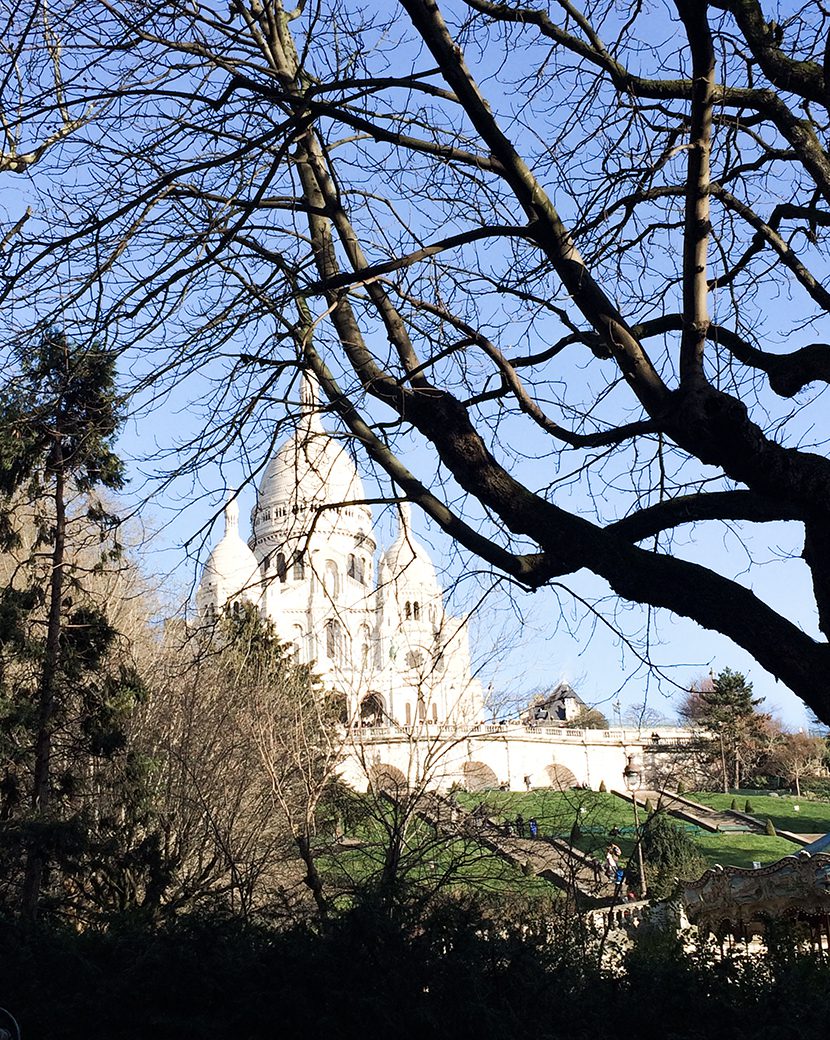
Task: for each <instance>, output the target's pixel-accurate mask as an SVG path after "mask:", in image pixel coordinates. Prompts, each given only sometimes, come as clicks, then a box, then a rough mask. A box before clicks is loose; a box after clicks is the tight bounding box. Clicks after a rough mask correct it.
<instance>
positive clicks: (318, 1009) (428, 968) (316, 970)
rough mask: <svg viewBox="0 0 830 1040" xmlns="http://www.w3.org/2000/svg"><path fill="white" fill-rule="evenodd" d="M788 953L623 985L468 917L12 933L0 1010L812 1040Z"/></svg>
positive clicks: (572, 950) (189, 921)
mask: <svg viewBox="0 0 830 1040" xmlns="http://www.w3.org/2000/svg"><path fill="white" fill-rule="evenodd" d="M792 949H793V948H792V945H789V946H788V947H787V951H788V952H787V954H786V956H784V955H780V954H779V952H778V951H774V952H773V953H772V954H771V955H770V956H769V957H767V958H766V959H765V960H761V959H758V958H750V959H747V960H745V961H742V962H741V961H733V960H730V959H726V960H723V961H713V960H711V959H710V958H707V957H702V956H700V957H695V956H688V955H686V954H684V953H683V952H682V950H681V949H680V947H679V945H678V944H677V943H676V942H674V941H673V940H671V939H665V938H661V937H660V936H659V935H658V936H655V935H650V936H646V937H644V938H643V939H642V940H641V941H640V942H639V943H638V945H637V947H636V948H635V950H634V951H633V952H632V953H631V955H630V956H629V957H628V959H627V964H626V969H627V972H626V974H625V975H624V976H623V977H622V978H620V977H617V976H616V975H612V974H611V973H605V972H603V971H600V970H599V969H597V968H596V967H595V966H594V964H593V962H592V961H591V960H590V959H589V958H587V957H586V956H585V955H584V954H582V953H581V952H580V950H579V945H578V944H577V945H572V944H570V945H569V944H568V943H567V942H563V941H562V938H561V936H557V935H556V933H554V932H553V931H551V930H548V929H546V928H544V927H542V926H540V925H539V924H538V923H537V924H536V925H535V926H534V925H533V923H532V922H529V921H514V922H507V921H505V922H502V923H500V924H498V925H495V924H493V923H492V922H490V921H488V920H487V919H485V918H483V917H482V915H481V913H480V912H479V910H478V909H477V908H476V907H475V906H473V905H464V904H458V903H448V904H444V905H443V906H441V907H439V908H437V909H436V910H435V911H434V912H433V913H432V914H431V916H430V917H429V918H428V919H427V920H422V921H418V922H412V921H410V922H406V921H401V920H393V919H390V918H389V917H388V916H387V915H384V914H379V913H377V912H376V911H375V910H374V909H373V907H372V906H370V905H369V906H363V907H361V908H358V909H356V910H354V911H353V912H352V913H350V914H349V915H347V916H345V917H343V918H341V919H339V920H337V921H335V922H334V923H332V925H331V926H330V927H329V928H328V929H327V930H326V931H325V932H323V933H319V932H314V931H311V930H308V929H295V930H292V931H287V932H275V931H271V930H269V929H267V928H265V927H263V926H258V925H254V924H251V923H243V922H242V921H240V920H238V919H233V918H224V919H222V918H217V917H214V918H213V919H211V920H206V919H202V918H186V919H180V920H178V921H176V922H173V923H171V924H170V925H169V926H167V927H165V928H164V929H163V930H160V931H157V932H148V931H144V930H141V929H137V928H134V927H130V926H129V925H128V924H126V923H122V924H121V925H120V926H119V925H117V924H116V925H114V926H113V927H112V928H111V929H110V930H109V931H108V932H106V933H100V932H86V933H84V934H80V935H79V934H76V933H74V932H69V931H67V932H55V931H46V930H39V931H38V930H35V931H29V932H28V933H24V932H22V931H19V930H18V929H17V928H16V927H14V926H11V925H6V926H5V927H0V957H2V961H3V964H4V965H5V968H4V978H3V987H2V992H0V999H2V1002H3V1003H5V1004H6V1005H7V1006H8V1007H10V1009H11V1010H12V1011H13V1012H14V1013H15V1015H16V1016H17V1017H18V1019H19V1020H20V1023H21V1026H22V1029H23V1036H24V1037H25V1040H45V1038H47V1037H49V1038H51V1037H61V1038H62V1040H112V1038H118V1040H146V1038H147V1037H153V1038H154V1040H155V1038H158V1040H167V1038H170V1040H174V1038H175V1040H181V1038H185V1037H187V1038H189V1037H201V1036H233V1037H239V1038H243V1037H244V1038H245V1040H259V1038H262V1040H266V1038H268V1040H270V1038H276V1037H280V1038H281V1040H291V1038H294V1037H298V1038H300V1037H302V1038H310V1037H337V1038H338V1040H350V1038H352V1037H354V1038H355V1040H358V1038H360V1040H364V1038H366V1037H383V1036H395V1037H398V1038H401V1040H408V1038H410V1037H412V1038H415V1037H425V1036H430V1035H434V1036H449V1037H457V1038H460V1040H466V1038H470V1040H473V1038H475V1040H512V1038H513V1037H515V1038H517V1040H518V1038H519V1037H522V1038H524V1037H526V1036H527V1035H528V1033H529V1032H530V1033H532V1035H534V1036H536V1037H541V1038H563V1040H564V1038H568V1040H569V1038H573V1040H582V1038H586V1040H587V1038H588V1037H606V1036H611V1035H614V1036H625V1035H636V1036H638V1037H652V1036H654V1037H657V1036H659V1037H661V1038H669V1040H696V1038H699V1037H714V1036H724V1035H728V1036H730V1037H734V1038H735V1040H744V1038H745V1040H750V1038H751V1040H766V1038H769V1040H780V1038H781V1037H784V1036H794V1035H798V1036H799V1037H800V1038H802V1040H813V1038H816V1040H818V1038H819V1037H823V1036H824V1035H825V1027H826V1018H827V1015H828V1014H830V969H829V968H828V966H827V965H826V964H822V963H821V962H820V961H818V960H813V959H810V958H805V957H802V956H800V955H797V954H794V953H793V952H792ZM761 1008H763V1013H760V1009H761ZM794 1030H797V1032H796V1031H794Z"/></svg>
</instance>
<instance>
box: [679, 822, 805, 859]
mask: <svg viewBox="0 0 830 1040" xmlns="http://www.w3.org/2000/svg"><path fill="white" fill-rule="evenodd" d="M695 845H697V847H698V848H699V849H700V851H701V853H702V854H703V855H704V856H705V857H706V862H707V863H708V864H709V865H710V866H714V864H715V863H720V865H721V866H723V867H726V866H732V867H751V866H752V864H753V862H757V863H761V864H762V865H763V866H766V865H767V864H768V863H775V861H776V860H779V859H781V858H782V857H784V856H792V855H794V854H795V853H796V852H798V850H799V848H800V846H798V845H794V844H793V843H792V842H791V841H787V840H786V839H785V838H772V837H770V836H769V835H767V834H746V833H744V834H736V833H735V832H734V831H729V832H728V833H725V834H712V833H711V832H709V831H701V832H700V834H697V835H695Z"/></svg>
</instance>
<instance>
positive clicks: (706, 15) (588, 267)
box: [0, 0, 830, 720]
mask: <svg viewBox="0 0 830 1040" xmlns="http://www.w3.org/2000/svg"><path fill="white" fill-rule="evenodd" d="M829 17H830V16H828V15H827V13H826V12H825V10H824V8H823V7H822V6H821V5H817V4H812V3H804V4H801V5H794V6H793V8H792V9H791V10H790V11H788V12H787V13H786V17H784V18H781V20H779V21H773V20H772V13H771V8H769V5H765V4H764V3H762V2H760V0H712V2H710V3H706V2H697V0H673V2H671V3H665V4H664V3H656V2H648V3H639V2H638V3H633V2H632V3H629V2H620V3H618V4H614V5H608V4H605V3H597V2H594V0H588V2H586V3H584V4H582V5H581V6H579V5H575V4H573V3H572V2H571V0H539V2H533V0H531V2H530V3H528V4H524V5H519V4H507V3H501V2H495V0H447V2H442V3H440V4H438V3H435V2H433V0H398V2H397V3H395V4H377V5H366V4H357V3H354V2H352V0H311V2H304V0H303V2H301V3H299V5H298V6H297V7H296V8H294V9H291V10H288V9H286V8H284V7H283V5H282V3H281V2H280V0H253V2H251V3H250V4H248V3H245V2H243V0H233V2H232V3H231V5H230V7H229V8H221V9H220V8H217V6H216V5H213V4H200V3H199V2H198V0H191V2H188V3H184V4H180V3H175V4H174V3H167V2H157V3H151V4H146V3H132V2H127V0H80V2H74V0H73V2H72V3H70V2H69V0H57V2H56V3H53V4H50V7H49V9H48V14H47V13H46V12H45V9H43V8H41V7H40V5H39V4H38V3H36V2H32V0H24V2H23V3H21V4H18V5H15V7H14V13H13V15H12V16H11V19H10V22H9V32H8V33H7V37H8V48H9V54H10V55H11V56H12V58H13V65H14V66H15V72H16V73H17V75H16V77H10V78H8V79H7V80H6V81H4V88H3V95H2V98H0V104H2V107H3V111H4V119H5V126H6V134H7V144H8V146H7V147H6V149H5V153H4V154H5V155H6V156H7V158H8V156H12V157H13V156H14V155H23V156H32V157H33V159H32V161H31V162H27V163H26V164H25V170H26V174H27V177H28V178H30V179H31V181H30V183H31V187H30V188H28V189H27V190H26V191H25V192H23V191H22V189H21V193H22V195H24V196H28V200H27V198H25V197H21V199H20V205H19V207H18V208H15V206H14V205H11V206H10V209H9V212H8V214H7V217H6V219H5V229H4V232H3V241H4V253H3V272H4V275H5V281H4V286H3V288H2V291H0V306H2V307H3V309H4V313H5V314H6V315H7V316H8V324H9V328H10V329H11V330H12V331H11V335H12V338H13V337H14V336H15V335H16V334H17V332H18V331H19V330H21V329H24V328H29V327H31V325H32V322H33V321H34V322H36V323H37V322H39V323H42V324H46V323H49V322H52V321H54V319H55V316H56V314H57V312H58V311H60V312H61V313H70V314H71V315H72V318H73V321H77V322H78V323H79V327H81V326H83V327H84V334H85V335H86V334H89V335H93V334H94V335H98V336H101V337H104V339H106V338H107V337H111V336H113V335H114V334H115V332H116V330H117V331H118V334H119V337H120V339H119V342H120V343H122V344H123V345H124V348H125V349H127V348H129V346H130V345H131V344H132V345H135V346H139V345H140V347H141V349H142V351H143V352H144V354H143V355H141V356H140V357H139V356H136V361H135V365H136V380H137V384H138V385H139V386H147V385H148V384H151V383H152V384H153V387H154V388H153V390H152V391H151V392H152V393H153V394H155V395H158V394H161V393H163V392H164V391H165V389H166V388H167V387H168V386H169V385H171V383H172V382H174V381H176V380H180V379H182V378H183V377H185V376H186V375H188V374H191V373H198V374H199V375H200V377H201V378H202V379H210V380H213V386H214V391H215V392H214V394H213V395H212V396H210V398H209V400H208V401H207V403H206V404H205V405H204V407H205V415H206V426H205V430H204V432H203V435H202V436H201V437H200V438H199V439H198V442H197V443H195V444H194V445H193V448H194V451H193V464H194V465H195V464H196V463H197V462H200V461H203V460H204V458H205V457H206V453H207V454H208V455H210V456H213V455H215V454H216V453H219V452H222V451H225V450H227V449H229V448H232V447H233V446H234V445H245V446H246V447H248V448H249V447H250V444H251V440H250V436H251V435H252V434H253V433H254V432H256V431H257V430H259V431H260V432H261V431H262V430H267V431H268V432H267V433H266V434H264V435H263V436H264V440H265V441H266V442H267V441H268V440H269V439H270V438H271V437H272V436H273V421H274V417H275V415H278V414H281V413H282V411H283V410H284V409H283V407H282V405H283V403H284V401H285V400H286V399H291V398H292V396H293V397H296V395H295V394H294V392H293V387H294V385H295V383H296V378H295V377H296V370H297V368H298V367H307V368H310V369H311V370H313V371H314V372H315V373H316V375H317V377H318V379H319V382H320V384H321V386H322V389H323V392H324V396H325V399H326V400H327V402H328V404H327V407H328V408H329V410H330V411H331V413H333V414H334V415H336V416H337V418H338V420H339V422H340V423H341V426H342V429H343V431H344V433H345V434H346V435H347V436H349V437H351V438H352V439H353V440H354V441H355V442H356V443H357V444H359V445H360V448H361V450H362V451H363V452H365V454H366V456H368V458H369V459H370V460H372V462H373V463H374V464H375V465H376V466H377V467H379V470H380V471H381V472H382V473H385V474H386V475H387V477H388V478H389V481H390V484H389V486H390V489H391V486H392V485H394V489H395V491H396V492H397V493H402V494H403V495H405V496H406V497H408V498H410V499H411V500H413V501H415V502H417V503H418V504H419V505H420V506H421V508H423V509H424V510H425V511H426V512H427V513H428V514H429V515H430V516H431V517H432V519H433V520H434V521H435V522H436V523H437V524H438V525H439V526H440V527H441V528H443V530H444V531H446V532H447V533H448V534H449V535H450V536H452V537H453V538H454V539H456V540H457V541H458V542H459V543H460V544H461V545H462V546H463V547H464V548H465V549H466V550H467V551H468V552H469V553H471V554H472V555H473V556H476V557H478V558H479V559H480V560H482V561H483V562H484V563H485V564H486V565H487V566H489V567H490V568H493V569H494V570H495V571H497V572H499V573H502V574H504V575H506V576H508V577H509V578H510V579H512V581H514V582H515V583H517V584H518V585H520V586H521V587H523V588H527V589H536V588H540V587H542V586H544V585H546V584H548V583H550V582H552V581H555V580H559V579H562V578H563V577H565V576H568V575H571V574H573V573H575V572H577V571H578V570H580V569H581V568H587V569H589V570H590V571H592V572H593V573H594V574H596V575H598V576H600V577H601V578H602V579H604V580H605V581H606V582H607V584H608V586H609V587H610V588H611V590H612V591H613V593H614V594H615V595H616V596H617V597H619V598H620V599H621V600H622V601H630V602H636V603H641V604H646V605H647V606H649V607H653V608H658V609H664V610H667V611H671V612H673V613H675V614H677V615H682V616H684V617H688V618H691V619H693V620H694V621H696V622H697V623H698V624H700V625H701V626H703V627H704V628H708V629H712V630H715V631H718V632H721V633H723V634H724V635H726V636H728V637H729V638H730V639H732V640H733V641H734V642H735V643H737V644H738V645H739V646H741V647H743V648H744V649H745V650H747V651H748V652H749V653H750V654H751V655H753V656H754V658H755V659H756V660H757V661H758V662H759V663H760V664H761V665H762V666H763V667H764V668H766V669H767V670H768V671H769V672H771V673H772V674H773V675H774V676H776V677H777V678H778V679H780V680H782V681H783V682H784V683H785V684H786V685H788V686H789V687H790V688H791V689H792V690H793V691H794V692H795V693H796V694H798V695H799V696H800V697H801V698H803V700H804V701H805V702H806V703H807V704H809V705H810V707H811V708H812V709H813V710H814V711H815V712H816V713H817V714H818V715H819V716H821V717H822V718H824V719H825V720H828V719H830V647H828V642H827V639H828V636H830V548H829V547H830V542H828V539H827V537H826V531H827V526H828V513H829V512H830V462H829V461H828V458H827V453H826V425H827V424H826V418H825V417H824V416H823V415H822V414H821V411H822V403H821V391H822V390H823V388H824V385H825V383H826V382H827V379H828V376H830V346H828V344H827V343H825V342H823V341H822V340H821V335H822V329H823V323H824V322H825V321H826V319H827V312H828V309H830V293H828V290H827V288H826V287H825V284H824V283H825V280H826V245H827V240H828V229H830V155H828V152H827V149H826V147H825V143H824V127H825V123H826V120H827V115H828V111H830V89H829V88H828V76H827V59H826V41H827V38H828V31H829V30H830V24H828V18H829ZM21 92H22V93H21ZM4 168H5V169H6V170H8V171H10V172H9V173H8V174H7V179H13V175H14V174H15V173H19V172H21V170H22V168H23V167H22V166H21V164H20V163H16V161H15V160H14V159H13V158H12V159H9V161H8V162H6V161H4ZM70 173H71V175H70ZM27 201H29V203H30V206H29V209H26V208H25V205H26V203H27ZM198 385H199V387H200V389H199V391H198V392H196V391H194V399H195V398H197V397H198V398H199V399H204V385H203V383H200V384H198ZM413 441H415V442H416V443H419V444H420V445H421V446H422V448H423V449H424V450H425V452H426V454H424V455H423V456H416V457H415V458H416V461H415V462H411V461H410V460H411V459H412V458H413V455H412V444H413ZM422 458H423V459H424V461H421V459H422ZM429 460H431V461H429ZM390 493H391V490H390ZM776 521H788V522H792V523H793V524H797V525H798V532H799V535H798V537H799V538H800V545H799V547H798V549H797V550H792V549H790V550H789V551H790V552H791V553H792V554H793V555H794V556H797V555H798V553H799V552H800V553H801V557H802V561H803V562H802V563H800V564H798V563H796V562H794V563H793V567H797V566H803V567H805V568H807V570H808V571H809V576H810V581H811V584H812V591H813V596H814V612H815V613H814V617H815V621H816V633H817V634H816V633H813V632H812V631H807V630H805V629H804V628H802V627H800V626H799V625H798V624H796V623H795V622H794V621H793V620H792V618H791V617H790V616H789V613H790V612H789V610H788V608H787V607H786V605H784V604H783V603H782V602H779V600H778V598H777V596H776V592H775V591H773V592H771V593H769V594H768V595H765V596H762V595H761V594H759V593H757V592H755V591H753V581H752V577H751V576H750V578H749V580H747V579H746V578H745V577H744V576H743V575H742V574H739V573H738V568H739V567H743V561H742V562H741V564H740V565H736V568H735V572H734V573H724V568H723V567H721V566H719V565H714V566H713V565H712V561H711V559H710V558H709V557H708V556H707V553H706V551H705V549H703V550H701V551H699V552H696V549H695V545H694V543H692V544H691V545H690V546H689V545H683V546H678V542H679V541H680V540H681V539H680V537H679V536H680V534H681V530H682V529H684V528H685V529H687V530H688V529H690V528H691V526H692V525H697V527H698V528H700V529H702V528H705V527H707V526H713V525H715V526H716V527H722V526H723V525H727V526H732V525H736V524H744V525H747V526H749V525H752V526H753V530H754V531H758V532H759V537H761V538H763V539H766V542H767V543H768V544H767V548H766V549H765V551H764V552H761V553H759V559H764V558H768V557H769V555H770V553H771V552H774V551H777V548H778V546H779V543H780V539H781V533H780V532H781V528H780V525H778V524H776V523H775V522H776ZM765 525H770V526H769V527H768V529H767V528H765ZM787 537H788V538H789V537H791V536H789V535H788V536H787ZM748 566H749V568H750V570H752V568H753V567H754V566H755V563H754V561H753V560H750V561H749V563H748Z"/></svg>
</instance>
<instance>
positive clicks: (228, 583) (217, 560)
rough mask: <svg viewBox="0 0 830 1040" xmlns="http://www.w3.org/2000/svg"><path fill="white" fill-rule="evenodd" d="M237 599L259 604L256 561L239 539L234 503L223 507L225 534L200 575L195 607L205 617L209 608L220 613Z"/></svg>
mask: <svg viewBox="0 0 830 1040" xmlns="http://www.w3.org/2000/svg"><path fill="white" fill-rule="evenodd" d="M237 598H240V599H247V600H249V601H250V602H251V603H257V602H258V601H259V598H260V574H259V565H258V564H257V561H256V557H255V556H254V554H253V553H252V552H251V550H250V549H249V548H248V546H247V545H246V544H245V542H243V541H242V539H241V538H240V537H239V506H238V504H237V502H236V500H235V499H234V500H232V501H230V502H228V504H227V505H226V506H225V534H224V537H223V538H222V540H221V541H220V542H219V544H218V545H217V546H216V548H215V549H214V550H213V552H212V553H211V554H210V556H209V557H208V561H207V563H206V564H205V568H204V570H203V571H202V580H201V581H200V582H199V589H198V591H197V593H196V606H197V609H198V610H199V611H200V613H206V612H207V611H208V610H209V609H210V608H211V607H213V608H215V609H216V610H221V609H222V607H223V606H224V605H225V604H226V603H227V602H228V600H232V599H237Z"/></svg>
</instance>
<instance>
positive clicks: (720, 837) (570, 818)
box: [459, 791, 830, 867]
mask: <svg viewBox="0 0 830 1040" xmlns="http://www.w3.org/2000/svg"><path fill="white" fill-rule="evenodd" d="M688 797H689V798H692V799H695V798H698V796H697V795H689V796H688ZM724 797H725V798H726V805H725V808H727V809H728V808H729V805H730V803H731V801H732V796H731V795H728V796H724V795H712V794H710V793H709V792H706V793H705V795H704V796H700V798H699V800H700V801H701V802H703V801H704V798H705V799H706V804H710V805H713V807H715V808H723V807H724V806H722V805H721V804H720V803H718V799H723V798H724ZM709 798H712V799H714V800H713V801H708V799H709ZM751 800H752V803H753V807H754V806H755V802H756V799H754V798H753V799H751ZM481 801H483V802H485V804H486V805H487V807H488V809H489V810H490V812H491V815H492V817H493V818H494V819H496V820H506V819H510V820H513V819H515V816H516V813H517V812H520V813H521V814H522V816H523V817H524V818H525V820H526V821H527V820H528V819H529V818H530V817H531V816H535V817H536V819H537V820H538V821H539V827H540V832H541V833H542V834H545V835H547V834H553V835H557V836H560V837H564V838H567V837H568V835H569V834H570V831H571V827H572V826H573V822H574V820H576V819H579V821H580V829H581V830H582V836H581V837H580V838H579V840H578V841H577V845H578V847H579V848H581V849H582V851H583V852H588V853H593V854H597V853H599V852H601V851H603V850H604V849H605V847H606V846H607V844H608V842H609V841H611V840H613V841H614V842H615V843H616V844H617V845H619V846H620V848H621V849H622V853H623V855H622V858H623V860H626V859H627V858H628V857H629V856H630V855H631V853H632V852H633V850H634V841H633V837H631V836H629V835H621V836H617V837H614V838H612V837H611V836H610V830H611V828H612V827H614V826H616V827H632V826H633V823H634V816H633V812H632V809H631V806H630V804H628V803H627V802H625V801H623V800H622V799H621V798H618V797H617V796H616V795H613V794H602V793H599V792H596V791H530V792H528V793H527V794H525V793H518V792H506V791H487V792H483V793H482V794H461V795H459V804H461V805H463V806H464V807H465V808H468V809H469V808H472V807H473V806H474V805H476V804H478V803H479V802H481ZM757 801H758V802H759V806H760V805H761V804H763V806H764V807H765V806H766V804H767V802H772V803H776V802H782V803H783V802H784V799H783V798H782V799H777V798H768V797H767V798H760V799H757ZM796 804H801V808H802V812H804V811H805V810H806V807H807V806H808V805H809V806H813V805H817V804H819V803H811V802H801V803H798V802H796ZM741 807H743V802H741ZM822 808H823V809H827V810H829V811H830V805H822ZM583 810H584V811H583ZM642 815H643V814H642V813H641V814H640V818H641V821H642ZM767 815H768V814H767V813H766V811H765V812H764V818H766V816H767ZM794 815H795V816H796V817H798V815H799V814H798V813H795V814H794ZM805 818H806V817H805ZM673 822H674V823H676V824H678V825H679V826H682V823H681V822H680V821H678V820H673ZM782 826H785V824H783V823H782ZM792 829H793V830H795V828H792ZM828 829H830V825H828ZM594 832H596V833H594ZM693 840H694V842H695V844H696V845H697V846H698V848H699V849H700V851H701V853H702V854H703V856H704V857H705V859H706V862H707V863H708V864H710V865H714V864H715V863H720V864H721V865H722V866H727V865H731V866H736V867H751V866H752V864H753V862H760V863H763V864H765V865H766V864H767V863H774V862H775V861H776V860H778V859H781V857H782V856H789V855H792V854H793V853H795V852H797V851H798V846H796V845H794V844H793V843H792V842H789V841H787V840H786V839H785V838H778V837H776V838H772V837H770V836H768V835H766V834H752V833H741V832H733V831H729V832H725V833H719V834H713V833H711V832H708V831H703V830H701V831H699V832H697V833H694V834H693Z"/></svg>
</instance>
